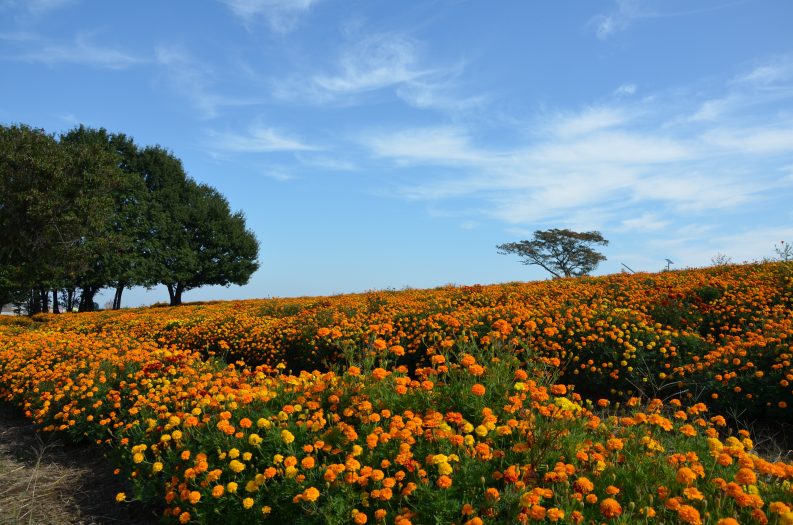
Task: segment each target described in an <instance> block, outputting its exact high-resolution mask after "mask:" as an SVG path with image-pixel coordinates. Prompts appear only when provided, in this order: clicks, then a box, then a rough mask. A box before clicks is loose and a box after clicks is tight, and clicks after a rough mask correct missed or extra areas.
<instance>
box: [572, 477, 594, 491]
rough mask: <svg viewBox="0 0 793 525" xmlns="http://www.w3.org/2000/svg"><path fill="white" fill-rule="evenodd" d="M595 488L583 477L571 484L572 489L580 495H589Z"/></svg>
mask: <svg viewBox="0 0 793 525" xmlns="http://www.w3.org/2000/svg"><path fill="white" fill-rule="evenodd" d="M594 488H595V485H594V483H592V482H591V481H589V479H587V478H585V477H583V476H582V477H580V478H578V479H576V480H575V482H574V483H573V489H575V491H576V492H580V493H581V494H589V493H590V492H592V490H593V489H594Z"/></svg>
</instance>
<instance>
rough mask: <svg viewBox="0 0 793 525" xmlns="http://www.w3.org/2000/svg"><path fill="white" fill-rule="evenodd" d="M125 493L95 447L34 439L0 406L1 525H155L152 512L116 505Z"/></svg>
mask: <svg viewBox="0 0 793 525" xmlns="http://www.w3.org/2000/svg"><path fill="white" fill-rule="evenodd" d="M121 491H126V492H127V493H129V490H128V487H126V486H125V485H124V483H122V482H121V480H119V479H118V477H117V476H114V475H113V467H112V466H110V464H109V463H108V462H107V461H106V460H105V459H104V458H102V456H101V452H99V449H98V448H97V447H95V446H91V445H82V446H74V445H70V444H67V443H65V442H64V441H63V440H62V439H61V438H59V437H57V436H52V435H49V434H45V433H42V434H39V433H37V432H36V430H35V428H34V427H33V425H31V424H30V423H29V422H28V421H27V420H26V419H24V418H23V417H22V416H21V415H20V414H19V411H18V410H16V409H14V408H12V407H9V406H7V405H4V404H0V525H23V524H24V525H33V524H37V525H38V524H40V525H133V524H134V525H154V524H156V523H159V519H158V518H157V515H156V513H155V511H153V510H151V509H146V508H143V507H142V506H141V505H139V504H137V503H116V501H115V496H116V494H117V493H118V492H121Z"/></svg>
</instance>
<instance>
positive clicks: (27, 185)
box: [0, 125, 259, 313]
mask: <svg viewBox="0 0 793 525" xmlns="http://www.w3.org/2000/svg"><path fill="white" fill-rule="evenodd" d="M258 247H259V246H258V241H257V240H256V238H255V237H254V235H253V233H252V232H250V231H249V230H247V229H246V228H245V218H244V216H243V215H242V214H241V213H239V212H237V213H232V212H231V210H230V208H229V205H228V202H227V201H226V199H225V198H224V197H223V196H222V195H220V193H218V192H217V190H215V189H213V188H211V187H209V186H206V185H200V184H197V183H196V182H195V181H193V180H192V179H190V178H189V177H187V175H186V173H185V171H184V169H183V167H182V163H181V161H180V160H179V159H178V158H176V157H175V156H174V155H173V154H171V153H170V152H168V151H166V150H164V149H163V148H160V147H147V148H144V149H139V148H138V147H137V146H136V145H135V143H134V142H133V140H132V139H131V138H129V137H127V136H126V135H124V134H120V133H116V134H111V133H108V132H107V130H105V129H91V128H87V127H85V126H79V127H76V128H74V129H73V130H70V131H69V132H67V133H64V134H62V135H61V136H60V137H59V140H56V138H55V137H54V136H52V135H50V134H47V133H46V132H44V131H43V130H38V129H33V128H30V127H28V126H25V125H16V126H8V127H6V126H0V299H2V301H0V302H1V303H3V304H5V303H6V302H10V301H12V300H27V299H30V300H31V303H30V306H29V310H30V312H31V313H36V312H37V311H41V310H44V311H46V309H47V303H48V300H49V296H50V292H52V294H51V295H52V296H54V297H56V298H57V296H58V294H57V290H61V289H62V290H67V293H65V294H64V296H65V297H67V298H68V299H67V301H66V303H67V305H66V306H67V308H71V303H72V299H73V298H74V297H76V294H75V290H77V289H79V290H80V294H79V297H80V310H81V311H83V310H91V309H92V308H93V305H94V300H93V299H94V295H95V294H96V293H97V292H98V291H99V290H100V289H102V288H105V287H108V286H112V287H114V288H115V289H116V297H115V299H114V308H119V307H120V305H121V294H122V292H123V290H124V288H127V287H131V286H146V287H151V286H154V285H156V284H159V283H162V284H164V285H166V286H167V287H168V288H169V292H171V304H172V305H175V304H180V303H181V296H182V292H184V291H185V290H189V289H193V288H198V287H200V286H204V285H213V284H214V285H229V284H244V283H246V282H247V281H248V279H249V278H250V276H251V274H252V273H253V272H254V271H255V270H256V269H257V268H258V263H257V260H256V259H257V255H258ZM31 291H33V292H31ZM23 298H24V299H23ZM31 298H32V299H31Z"/></svg>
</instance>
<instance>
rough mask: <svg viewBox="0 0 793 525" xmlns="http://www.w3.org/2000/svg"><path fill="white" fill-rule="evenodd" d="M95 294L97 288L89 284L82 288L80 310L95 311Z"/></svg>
mask: <svg viewBox="0 0 793 525" xmlns="http://www.w3.org/2000/svg"><path fill="white" fill-rule="evenodd" d="M94 295H96V288H94V287H93V286H89V287H87V288H82V289H81V290H80V311H81V312H93V311H94Z"/></svg>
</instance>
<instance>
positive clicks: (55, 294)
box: [52, 288, 61, 314]
mask: <svg viewBox="0 0 793 525" xmlns="http://www.w3.org/2000/svg"><path fill="white" fill-rule="evenodd" d="M52 313H54V314H59V313H61V309H60V305H59V304H58V290H56V289H54V288H53V290H52Z"/></svg>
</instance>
